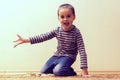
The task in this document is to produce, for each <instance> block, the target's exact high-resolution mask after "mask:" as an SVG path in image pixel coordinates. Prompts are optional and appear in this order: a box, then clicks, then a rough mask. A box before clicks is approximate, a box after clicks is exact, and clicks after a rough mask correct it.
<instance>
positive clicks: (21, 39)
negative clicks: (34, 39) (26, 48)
mask: <svg viewBox="0 0 120 80" xmlns="http://www.w3.org/2000/svg"><path fill="white" fill-rule="evenodd" d="M17 36H18V39H17V40H15V41H14V42H15V43H16V44H15V45H14V48H15V47H16V46H18V45H20V44H23V43H30V39H24V38H23V37H21V36H20V35H18V34H17Z"/></svg>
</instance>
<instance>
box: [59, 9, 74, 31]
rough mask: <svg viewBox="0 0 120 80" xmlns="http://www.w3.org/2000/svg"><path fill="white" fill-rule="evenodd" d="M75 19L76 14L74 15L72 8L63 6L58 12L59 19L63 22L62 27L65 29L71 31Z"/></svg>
mask: <svg viewBox="0 0 120 80" xmlns="http://www.w3.org/2000/svg"><path fill="white" fill-rule="evenodd" d="M74 19H75V15H73V13H72V10H71V9H68V8H61V9H60V10H59V12H58V20H59V21H60V23H61V26H62V29H63V30H65V31H69V30H71V29H72V28H73V26H72V25H73V24H72V23H73V21H74Z"/></svg>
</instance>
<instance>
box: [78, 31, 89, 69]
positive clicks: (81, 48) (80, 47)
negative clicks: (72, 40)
mask: <svg viewBox="0 0 120 80" xmlns="http://www.w3.org/2000/svg"><path fill="white" fill-rule="evenodd" d="M77 48H78V51H79V53H80V64H81V69H82V68H88V66H87V54H86V51H85V46H84V41H83V38H82V35H81V33H80V31H79V30H78V32H77Z"/></svg>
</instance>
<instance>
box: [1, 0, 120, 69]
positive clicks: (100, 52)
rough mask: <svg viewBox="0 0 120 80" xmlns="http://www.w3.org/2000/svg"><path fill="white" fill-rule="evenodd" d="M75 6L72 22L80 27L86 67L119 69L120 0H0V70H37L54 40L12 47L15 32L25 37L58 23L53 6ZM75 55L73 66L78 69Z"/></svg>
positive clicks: (52, 46)
mask: <svg viewBox="0 0 120 80" xmlns="http://www.w3.org/2000/svg"><path fill="white" fill-rule="evenodd" d="M66 2H67V3H70V4H72V5H73V6H74V7H75V10H76V20H75V22H74V24H75V25H76V26H77V27H78V28H79V29H80V30H81V32H82V35H83V38H84V42H85V46H86V52H87V54H88V65H89V70H120V62H119V61H120V42H119V41H120V37H119V34H120V32H119V29H120V5H119V4H120V0H60V1H57V0H52V1H48V0H45V1H40V0H21V1H16V0H10V1H9V0H3V1H0V17H1V18H0V46H1V47H0V71H24V70H25V71H26V70H31V71H32V70H36V71H39V70H40V69H41V68H42V66H43V65H44V63H45V61H46V60H47V59H48V58H49V57H50V56H52V54H53V52H54V51H55V50H56V45H57V43H56V39H52V40H50V41H47V42H44V43H40V44H36V45H30V44H24V45H20V46H18V47H17V48H15V49H14V48H13V45H14V43H13V41H14V40H16V39H17V36H16V34H20V35H21V36H23V37H25V38H26V37H29V36H34V35H38V34H41V33H44V32H47V31H49V30H51V29H53V28H55V27H57V26H58V25H59V22H58V20H57V13H56V12H57V8H58V6H59V5H60V4H62V3H66ZM79 63H80V62H79V56H78V59H77V61H76V62H75V64H74V65H73V67H74V68H75V70H79V67H80V66H79V65H80V64H79Z"/></svg>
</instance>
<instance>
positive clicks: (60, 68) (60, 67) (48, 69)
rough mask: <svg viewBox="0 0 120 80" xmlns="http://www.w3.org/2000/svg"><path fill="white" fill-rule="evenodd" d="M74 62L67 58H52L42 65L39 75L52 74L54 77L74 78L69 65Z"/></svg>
mask: <svg viewBox="0 0 120 80" xmlns="http://www.w3.org/2000/svg"><path fill="white" fill-rule="evenodd" d="M74 61H75V60H73V59H72V58H70V57H68V56H59V57H58V56H52V57H51V58H50V59H49V60H48V61H47V62H46V64H45V65H44V67H43V69H42V70H41V73H43V74H50V73H51V74H54V75H55V76H74V75H76V72H74V70H73V68H71V65H72V64H73V63H74Z"/></svg>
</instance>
